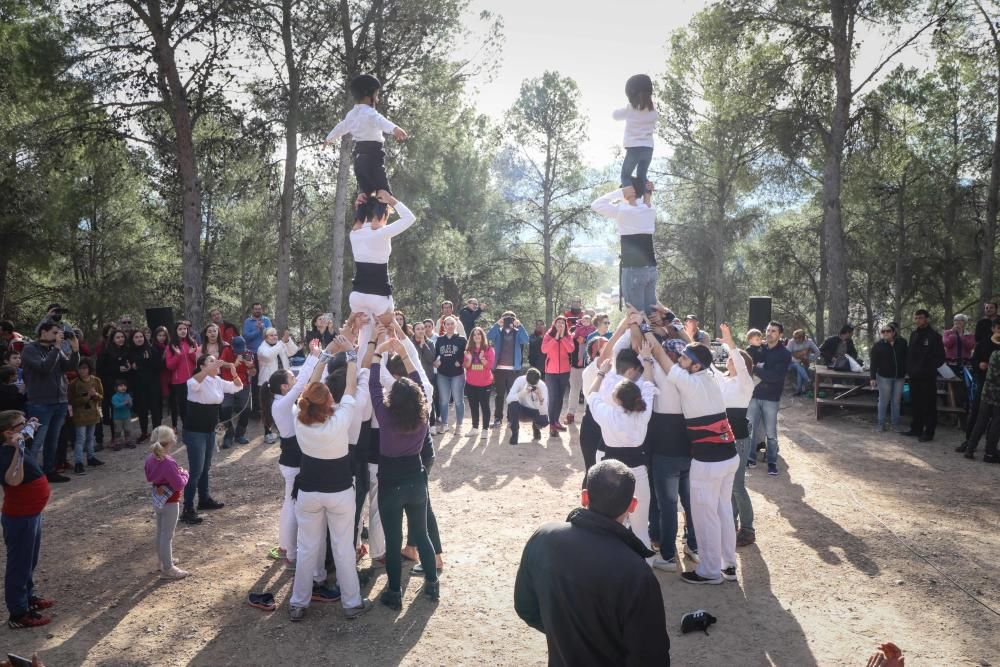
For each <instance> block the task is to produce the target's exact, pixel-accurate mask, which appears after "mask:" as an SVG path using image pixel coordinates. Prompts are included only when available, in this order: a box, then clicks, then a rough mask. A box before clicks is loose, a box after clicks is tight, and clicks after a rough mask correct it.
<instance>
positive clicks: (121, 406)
mask: <svg viewBox="0 0 1000 667" xmlns="http://www.w3.org/2000/svg"><path fill="white" fill-rule="evenodd" d="M111 418H112V420H114V427H113V429H114V430H113V431H112V440H111V449H113V450H115V451H116V452H117V451H121V448H122V445H125V446H126V447H128V448H129V449H135V444H134V443H132V442H131V441H129V439H128V423H129V422H130V421H131V420H132V395H131V394H130V393H128V383H127V382H125V380H118V381H117V382H115V395H114V396H112V397H111Z"/></svg>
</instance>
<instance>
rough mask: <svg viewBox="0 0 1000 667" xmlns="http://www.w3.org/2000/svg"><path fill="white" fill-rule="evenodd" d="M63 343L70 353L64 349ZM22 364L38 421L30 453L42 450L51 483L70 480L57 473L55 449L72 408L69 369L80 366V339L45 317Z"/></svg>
mask: <svg viewBox="0 0 1000 667" xmlns="http://www.w3.org/2000/svg"><path fill="white" fill-rule="evenodd" d="M64 342H65V343H68V347H69V353H67V352H66V351H65V350H64V349H63V343H64ZM21 363H22V365H23V366H24V369H25V371H27V372H26V373H25V387H26V390H27V395H28V403H27V408H28V415H29V416H30V417H33V418H35V419H37V420H38V423H39V426H38V430H37V432H36V433H35V438H34V441H33V444H32V451H31V453H32V455H33V456H36V457H37V456H38V451H39V450H42V452H43V463H42V469H43V470H44V471H45V476H46V477H47V478H48V481H49V482H56V483H61V482H68V481H69V477H66V476H65V475H60V474H59V473H57V472H56V448H57V447H58V445H59V433H60V431H62V427H63V424H64V423H65V422H66V415H67V413H68V411H69V383H68V382H67V381H66V372H67V371H75V370H76V369H77V367H78V366H79V365H80V341H79V339H78V338H77V337H76V335H75V334H73V333H72V332H69V333H67V332H66V331H64V327H63V325H62V324H60V323H58V322H56V321H53V320H45V321H43V322H42V323H41V325H39V327H38V340H37V341H34V342H32V343H28V344H27V345H25V346H24V352H23V353H22V355H21Z"/></svg>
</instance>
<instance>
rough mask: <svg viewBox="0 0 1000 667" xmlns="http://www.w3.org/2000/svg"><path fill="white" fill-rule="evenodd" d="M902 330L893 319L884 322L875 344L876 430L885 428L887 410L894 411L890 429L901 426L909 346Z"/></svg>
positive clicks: (873, 359) (873, 355)
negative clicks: (900, 334) (898, 328)
mask: <svg viewBox="0 0 1000 667" xmlns="http://www.w3.org/2000/svg"><path fill="white" fill-rule="evenodd" d="M898 333H899V332H897V331H896V327H895V326H893V324H892V323H891V322H890V323H888V324H883V325H882V327H881V329H879V334H880V335H881V339H880V340H879V341H878V342H877V343H875V345H873V346H872V351H871V363H870V366H871V370H870V373H871V386H872V387H877V388H878V415H877V418H876V426H875V430H876V431H884V430H885V425H886V422H885V418H886V412H887V411H888V412H890V424H889V430H890V431H898V430H899V421H900V417H899V415H900V409H901V405H902V402H903V385H904V384H905V383H906V379H905V378H906V358H907V347H908V346H907V344H906V340H904V339H903V338H901V337H900V336H898ZM890 407H891V410H890Z"/></svg>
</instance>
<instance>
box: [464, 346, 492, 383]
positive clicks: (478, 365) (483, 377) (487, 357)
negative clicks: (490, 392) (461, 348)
mask: <svg viewBox="0 0 1000 667" xmlns="http://www.w3.org/2000/svg"><path fill="white" fill-rule="evenodd" d="M495 358H496V352H494V351H493V348H492V347H488V348H486V352H484V353H482V354H479V353H478V352H470V351H469V349H468V348H466V349H465V383H466V384H471V385H472V386H473V387H488V386H490V385H491V384H493V360H494V359H495Z"/></svg>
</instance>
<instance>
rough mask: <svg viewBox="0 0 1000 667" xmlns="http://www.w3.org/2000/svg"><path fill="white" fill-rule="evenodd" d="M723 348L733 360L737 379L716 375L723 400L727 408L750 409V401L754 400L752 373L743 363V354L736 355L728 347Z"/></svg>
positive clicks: (720, 374)
mask: <svg viewBox="0 0 1000 667" xmlns="http://www.w3.org/2000/svg"><path fill="white" fill-rule="evenodd" d="M722 347H723V349H725V350H726V352H727V353H728V354H729V356H730V358H731V359H732V360H733V365H734V366H736V376H735V377H730V376H728V375H723V374H722V373H716V374H715V380H716V382H718V383H719V388H720V389H721V390H722V400H723V401H725V403H726V407H727V408H745V407H748V406H749V405H750V399H751V398H753V388H754V383H753V377H751V375H750V372H749V371H748V370H747V365H746V364H745V363H743V355H742V354H740V353H739V352H737V353H735V355H734V354H733V352H732V350H730V349H729V346H728V345H723V346H722Z"/></svg>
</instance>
